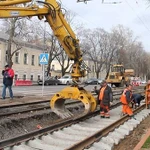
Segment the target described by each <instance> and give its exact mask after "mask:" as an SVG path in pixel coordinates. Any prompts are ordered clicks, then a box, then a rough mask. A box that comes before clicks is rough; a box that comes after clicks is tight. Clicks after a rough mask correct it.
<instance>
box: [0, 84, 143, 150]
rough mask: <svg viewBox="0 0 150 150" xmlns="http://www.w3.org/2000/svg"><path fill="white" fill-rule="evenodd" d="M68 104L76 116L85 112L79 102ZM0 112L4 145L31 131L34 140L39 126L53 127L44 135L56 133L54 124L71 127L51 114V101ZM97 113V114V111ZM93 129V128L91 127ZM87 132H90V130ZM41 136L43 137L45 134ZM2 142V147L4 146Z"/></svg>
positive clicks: (4, 108) (140, 90)
mask: <svg viewBox="0 0 150 150" xmlns="http://www.w3.org/2000/svg"><path fill="white" fill-rule="evenodd" d="M121 91H122V89H121V90H119V89H117V90H114V92H113V95H114V104H115V103H117V100H118V98H119V97H120V93H121ZM135 93H143V88H141V87H140V88H136V89H135ZM67 103H68V104H67ZM67 103H66V107H67V109H69V110H70V111H71V112H72V113H73V114H74V116H78V115H79V114H80V113H82V111H83V106H82V104H81V105H80V103H78V102H74V103H73V101H70V102H69V101H68V102H67ZM67 105H68V106H67ZM0 110H1V112H0V118H1V119H0V126H1V128H0V133H1V134H0V139H1V140H2V141H1V142H2V143H3V141H7V140H8V139H10V141H11V138H12V137H13V139H12V140H15V138H14V137H15V136H17V137H19V136H21V135H26V137H28V134H30V132H31V131H36V132H37V133H36V134H34V133H32V135H34V138H35V136H36V137H37V136H38V135H39V133H38V131H39V130H37V125H40V126H41V127H42V128H43V129H45V127H46V128H47V129H48V126H49V125H51V127H50V129H52V130H46V132H45V133H44V134H47V132H48V133H51V132H52V131H54V130H55V129H54V128H55V127H52V126H53V125H54V124H55V126H56V127H58V126H59V124H61V123H62V122H63V126H70V125H71V124H70V123H69V125H67V124H66V123H65V121H66V120H62V119H61V118H59V117H58V116H57V115H56V114H54V113H53V112H51V109H50V107H49V100H42V101H35V102H31V101H30V102H29V103H28V102H26V103H18V104H15V103H14V104H12V103H11V106H9V104H8V105H7V104H5V105H1V106H0ZM120 111H121V108H120V109H119V112H118V111H115V113H118V114H119V113H120ZM95 113H97V111H96V112H95ZM95 113H93V114H91V115H92V116H93V115H95ZM98 113H99V112H98ZM112 115H113V111H112ZM115 116H116V117H120V115H117V114H114V115H113V116H112V117H111V119H108V121H109V120H113V121H114V118H113V117H115ZM75 119H76V118H71V120H70V121H69V122H71V121H72V120H73V121H74V120H75ZM98 119H101V118H99V115H98ZM83 120H84V119H80V120H79V121H76V123H78V122H80V121H83ZM93 122H95V124H101V122H103V119H101V120H100V122H98V120H96V118H95V121H93ZM105 122H107V121H105ZM109 122H110V121H109ZM111 123H112V122H111ZM74 124H75V123H74ZM91 126H93V127H94V125H91ZM61 128H62V127H61ZM87 128H88V127H87ZM94 128H95V127H94ZM91 129H92V127H91ZM41 130H42V129H40V132H41ZM77 131H78V129H77ZM79 131H80V130H79ZM86 132H88V130H87V131H86ZM41 133H42V132H41ZM89 133H90V132H89ZM41 135H43V133H42V134H41ZM82 135H84V134H82ZM82 135H81V137H82ZM78 136H79V137H80V135H78ZM21 137H24V136H21ZM30 138H33V137H30ZM30 138H29V139H30ZM19 139H22V138H20V137H19ZM29 139H28V140H29ZM37 139H39V138H37ZM56 139H57V137H56ZM8 141H9V140H8ZM22 141H24V138H23V139H22ZM1 142H0V147H1V146H2V145H3V144H2V143H1ZM4 143H5V142H4ZM6 143H7V142H6ZM6 143H5V144H6ZM10 143H11V142H8V143H7V144H6V145H9V144H10ZM15 143H20V142H18V140H17V141H15ZM25 143H26V142H25ZM5 144H4V145H5ZM6 145H5V146H6ZM21 145H22V144H21ZM56 147H57V146H56ZM11 148H12V147H11ZM14 148H16V146H14V147H13V149H14ZM13 149H12V150H13ZM61 149H62V148H61ZM19 150H21V149H20V147H19ZM56 150H57V149H56Z"/></svg>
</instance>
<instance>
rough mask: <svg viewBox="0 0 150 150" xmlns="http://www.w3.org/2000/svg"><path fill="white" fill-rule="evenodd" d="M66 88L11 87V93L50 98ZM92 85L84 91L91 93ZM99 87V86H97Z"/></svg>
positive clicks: (60, 86)
mask: <svg viewBox="0 0 150 150" xmlns="http://www.w3.org/2000/svg"><path fill="white" fill-rule="evenodd" d="M65 87H67V86H65V85H57V86H52V85H50V86H44V87H43V86H39V85H34V86H13V87H12V89H13V92H14V96H49V95H50V96H51V95H54V94H55V93H57V92H59V91H60V90H62V89H63V88H65ZM93 87H94V85H88V86H86V87H85V89H86V90H88V91H91V90H92V89H93ZM98 87H99V85H98ZM1 91H2V87H1V88H0V92H1ZM7 96H9V93H8V90H7Z"/></svg>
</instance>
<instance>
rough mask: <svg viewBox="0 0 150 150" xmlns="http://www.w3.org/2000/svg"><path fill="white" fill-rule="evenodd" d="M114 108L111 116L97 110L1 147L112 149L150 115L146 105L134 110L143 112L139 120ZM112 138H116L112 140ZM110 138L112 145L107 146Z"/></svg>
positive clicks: (19, 149) (16, 149)
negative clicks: (123, 114) (104, 116)
mask: <svg viewBox="0 0 150 150" xmlns="http://www.w3.org/2000/svg"><path fill="white" fill-rule="evenodd" d="M113 107H114V108H113V109H112V110H111V118H110V119H104V118H100V116H99V111H98V110H97V111H95V112H94V113H93V114H89V115H87V116H84V117H82V118H71V119H68V120H65V121H63V122H61V123H59V124H56V125H53V126H50V127H47V128H43V129H40V130H38V131H35V132H31V133H27V134H25V135H22V136H18V137H16V138H13V139H9V140H4V141H0V148H4V150H35V149H39V150H48V149H54V150H63V149H66V150H80V149H87V148H89V149H90V150H96V149H100V150H103V149H104V147H105V150H110V149H112V148H113V145H114V144H117V141H118V142H119V140H118V139H119V138H120V139H122V138H124V137H125V135H127V134H128V133H129V131H131V129H133V128H134V127H136V125H137V124H138V123H140V121H142V119H143V118H144V117H146V116H147V115H149V110H147V109H145V110H143V109H144V108H145V104H144V105H142V106H141V107H139V108H138V109H136V110H135V113H140V112H141V111H142V112H141V114H142V115H140V114H137V115H139V116H140V117H139V116H138V117H137V118H138V119H137V120H134V119H130V118H129V117H128V116H124V117H122V118H120V112H121V106H118V104H117V105H115V106H113ZM135 117H136V116H135ZM142 117H143V118H142ZM124 122H126V123H124ZM115 128H118V129H115ZM128 128H129V131H128V130H127V129H128ZM112 131H114V132H115V133H113V132H112ZM107 135H108V136H107ZM105 136H106V137H105ZM113 137H115V138H114V139H116V140H110V138H112V139H113ZM109 140H110V144H108V146H106V145H107V144H106V143H107V141H109ZM66 141H67V142H66ZM95 142H96V143H95ZM99 142H100V144H98V143H99ZM19 143H20V144H19ZM16 144H17V145H16ZM18 144H19V145H18ZM109 145H110V146H109ZM98 146H99V148H98Z"/></svg>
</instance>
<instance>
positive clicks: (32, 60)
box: [31, 55, 34, 65]
mask: <svg viewBox="0 0 150 150" xmlns="http://www.w3.org/2000/svg"><path fill="white" fill-rule="evenodd" d="M31 65H34V55H32V58H31Z"/></svg>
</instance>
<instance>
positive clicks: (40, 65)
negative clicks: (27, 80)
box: [38, 56, 41, 66]
mask: <svg viewBox="0 0 150 150" xmlns="http://www.w3.org/2000/svg"><path fill="white" fill-rule="evenodd" d="M38 63H39V66H41V64H40V56H38Z"/></svg>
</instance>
